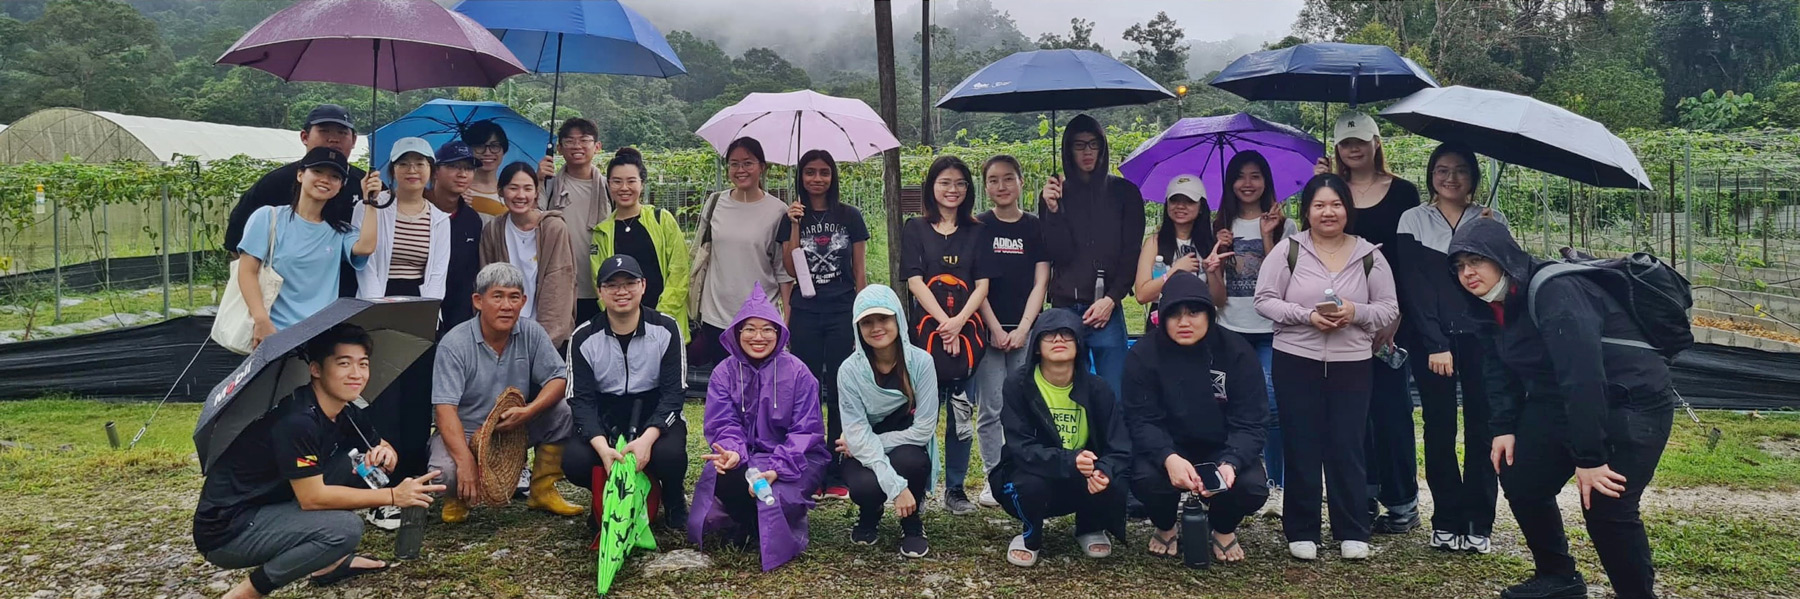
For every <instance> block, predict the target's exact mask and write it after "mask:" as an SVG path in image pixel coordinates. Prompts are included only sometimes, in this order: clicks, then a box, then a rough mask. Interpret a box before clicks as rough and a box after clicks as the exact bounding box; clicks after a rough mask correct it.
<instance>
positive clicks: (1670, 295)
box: [1525, 248, 1694, 359]
mask: <svg viewBox="0 0 1800 599" xmlns="http://www.w3.org/2000/svg"><path fill="white" fill-rule="evenodd" d="M1562 254H1563V258H1562V260H1559V261H1556V262H1552V263H1550V264H1548V265H1546V266H1544V267H1543V268H1541V269H1539V270H1538V272H1537V273H1536V274H1533V275H1532V276H1531V283H1530V287H1529V288H1527V289H1526V296H1525V297H1526V300H1525V301H1526V302H1527V303H1528V304H1530V305H1531V315H1532V322H1533V324H1535V323H1536V322H1537V306H1536V304H1535V303H1534V302H1535V299H1536V298H1537V291H1538V287H1540V286H1542V285H1543V284H1544V282H1546V281H1549V280H1551V279H1554V278H1557V277H1560V276H1563V275H1569V274H1579V275H1582V276H1585V277H1587V278H1588V280H1591V281H1593V282H1595V283H1596V284H1599V285H1600V288H1601V289H1604V290H1606V293H1607V295H1610V296H1612V298H1613V300H1614V301H1617V302H1619V305H1620V306H1623V307H1624V308H1625V313H1626V314H1629V315H1631V320H1632V322H1633V323H1635V324H1637V327H1638V331H1640V332H1642V333H1643V335H1644V341H1638V340H1635V339H1618V338H1613V337H1602V338H1601V339H1600V341H1601V342H1602V343H1610V344H1613V345H1623V346H1627V347H1636V348H1642V349H1648V350H1651V351H1655V352H1657V353H1660V354H1662V355H1663V357H1665V358H1668V359H1674V358H1675V355H1676V354H1679V353H1681V352H1682V351H1683V350H1686V349H1688V348H1690V347H1693V346H1694V330H1693V325H1692V323H1691V322H1690V321H1689V320H1688V313H1687V311H1688V309H1690V308H1692V307H1693V306H1694V297H1693V294H1692V291H1691V290H1690V289H1689V287H1688V280H1687V279H1686V278H1684V277H1682V276H1681V273H1678V272H1675V269H1674V268H1671V267H1669V265H1667V264H1664V263H1663V261H1661V260H1658V259H1656V257H1655V256H1652V255H1650V254H1648V253H1645V252H1637V253H1634V254H1632V255H1630V256H1627V257H1624V258H1595V257H1593V256H1590V255H1587V254H1584V253H1582V252H1579V251H1576V250H1572V249H1569V248H1563V250H1562Z"/></svg>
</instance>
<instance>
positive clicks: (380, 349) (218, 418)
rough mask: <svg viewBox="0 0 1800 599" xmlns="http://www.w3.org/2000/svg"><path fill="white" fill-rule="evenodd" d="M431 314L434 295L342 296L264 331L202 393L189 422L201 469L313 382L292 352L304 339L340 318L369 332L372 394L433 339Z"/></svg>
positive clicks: (434, 326) (434, 314) (369, 388)
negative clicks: (266, 333) (268, 332)
mask: <svg viewBox="0 0 1800 599" xmlns="http://www.w3.org/2000/svg"><path fill="white" fill-rule="evenodd" d="M437 317H438V300H434V299H423V298H397V297H395V298H380V299H374V300H364V299H355V298H345V299H340V300H337V301H335V302H332V304H331V305H329V306H326V307H325V309H323V310H320V311H319V312H318V313H317V314H314V315H312V316H309V317H307V319H306V320H302V321H300V322H297V323H294V326H291V327H288V328H286V329H282V330H281V331H279V332H276V333H275V334H274V335H270V336H269V338H267V339H264V340H263V342H262V345H259V346H257V347H256V351H253V352H250V355H249V356H248V357H245V358H244V362H243V363H242V364H239V365H238V367H237V369H236V370H233V371H232V372H231V375H230V376H227V377H225V380H223V381H220V382H219V384H218V385H217V386H214V387H213V390H212V392H211V393H208V394H206V405H204V406H202V407H201V408H200V420H199V421H198V422H195V423H194V450H195V451H196V452H198V453H199V455H200V469H201V470H202V471H204V470H206V469H208V468H210V467H211V466H212V464H213V462H215V461H217V460H218V459H219V456H220V455H223V454H224V453H225V450H226V448H229V447H231V442H232V441H235V440H237V437H238V435H239V434H240V433H242V432H244V428H245V427H248V426H250V423H252V422H255V421H256V419H258V418H261V417H262V416H263V414H267V413H269V410H273V409H275V406H276V405H278V404H280V402H281V400H282V399H283V398H285V397H288V396H289V395H292V394H293V392H294V389H296V388H299V387H300V386H301V385H305V384H307V383H308V382H310V381H311V380H312V376H311V374H310V373H309V372H308V370H307V368H306V361H305V359H303V358H302V357H301V356H300V352H299V351H298V350H299V349H300V348H301V347H304V346H305V345H306V342H307V341H308V340H311V339H312V338H313V337H316V336H318V335H319V334H320V333H323V332H325V331H327V330H330V329H331V327H334V326H337V325H339V324H342V323H350V324H354V325H357V326H360V327H362V328H364V329H366V330H368V331H369V337H370V338H371V339H372V340H373V341H374V345H375V351H374V352H372V354H371V355H370V356H369V383H368V385H367V386H365V387H363V391H362V393H363V397H364V398H374V397H379V396H380V395H381V391H382V390H383V389H386V388H387V386H388V384H389V383H392V382H393V381H394V379H395V378H397V377H399V376H400V373H401V372H404V371H406V369H407V367H409V366H412V363H413V362H414V361H416V360H418V359H419V356H421V355H423V354H424V353H425V350H427V349H430V348H431V346H432V344H433V343H436V341H437Z"/></svg>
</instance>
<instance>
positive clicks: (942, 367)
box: [912, 273, 987, 381]
mask: <svg viewBox="0 0 1800 599" xmlns="http://www.w3.org/2000/svg"><path fill="white" fill-rule="evenodd" d="M925 286H926V288H928V289H930V290H931V297H933V298H935V299H937V302H938V305H939V306H942V307H943V309H944V313H945V314H955V313H957V312H960V311H962V309H963V306H964V304H967V303H968V302H969V296H970V295H971V294H973V293H974V288H973V287H970V286H969V283H968V282H967V281H964V280H962V279H961V278H959V277H957V276H956V275H952V274H948V273H946V274H941V275H938V276H935V277H932V278H931V280H929V281H926V282H925ZM939 324H942V323H940V322H939V321H938V319H937V318H936V317H934V316H932V315H931V313H929V312H926V311H924V310H919V318H918V321H917V322H916V323H914V324H913V335H912V337H913V340H914V342H915V343H918V344H919V345H920V347H923V348H925V351H926V352H927V353H930V354H931V362H932V365H933V366H936V367H937V375H938V380H940V381H961V380H967V379H968V378H969V377H970V376H973V375H974V374H975V365H976V364H977V363H979V362H980V361H981V354H982V353H984V352H986V351H987V322H986V321H984V320H982V318H981V313H980V312H976V313H975V314H974V315H973V316H970V317H969V322H967V323H965V324H963V328H962V331H961V332H959V333H957V334H956V337H955V342H956V344H957V345H958V346H960V347H961V348H962V351H960V352H957V355H954V356H952V355H950V353H949V352H946V351H944V341H943V338H942V337H940V336H939V335H938V331H937V328H938V325H939Z"/></svg>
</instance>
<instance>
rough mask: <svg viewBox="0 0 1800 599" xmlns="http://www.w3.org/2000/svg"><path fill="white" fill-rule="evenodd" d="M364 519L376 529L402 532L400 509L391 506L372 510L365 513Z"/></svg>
mask: <svg viewBox="0 0 1800 599" xmlns="http://www.w3.org/2000/svg"><path fill="white" fill-rule="evenodd" d="M363 518H365V519H367V520H368V521H369V524H373V525H375V528H379V529H382V530H400V508H397V507H394V506H391V505H384V506H381V507H378V508H370V509H369V510H368V511H365V512H363Z"/></svg>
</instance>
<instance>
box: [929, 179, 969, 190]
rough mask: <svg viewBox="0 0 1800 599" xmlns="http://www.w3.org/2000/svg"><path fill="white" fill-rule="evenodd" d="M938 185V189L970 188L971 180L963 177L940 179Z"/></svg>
mask: <svg viewBox="0 0 1800 599" xmlns="http://www.w3.org/2000/svg"><path fill="white" fill-rule="evenodd" d="M936 186H937V188H938V189H958V190H968V189H969V182H968V181H964V180H962V179H938V181H937V184H936Z"/></svg>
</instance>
